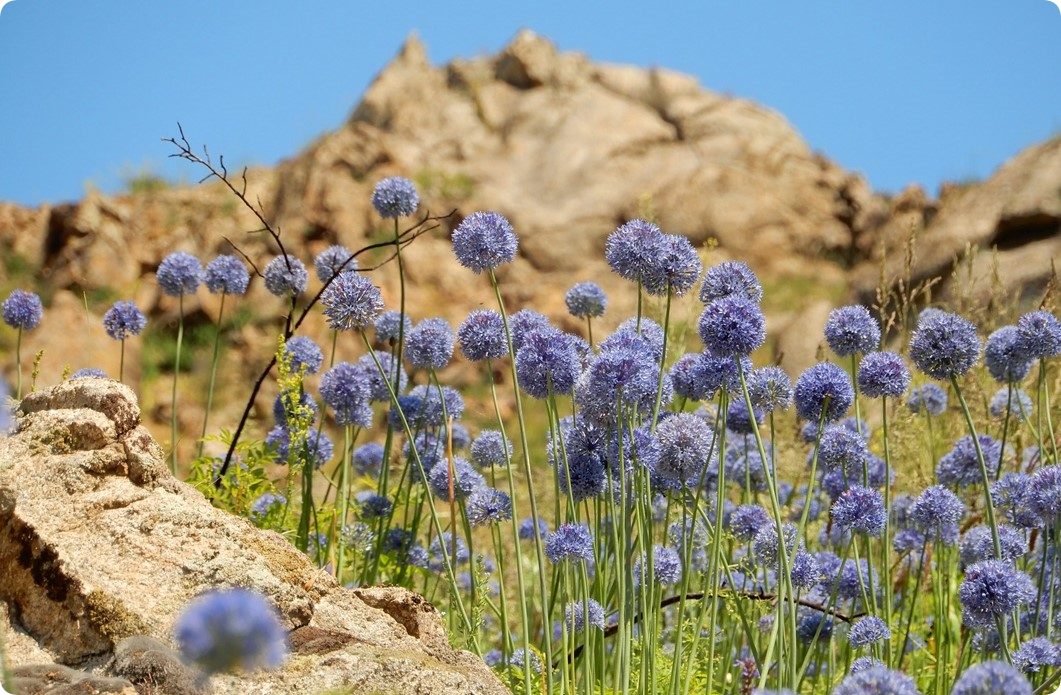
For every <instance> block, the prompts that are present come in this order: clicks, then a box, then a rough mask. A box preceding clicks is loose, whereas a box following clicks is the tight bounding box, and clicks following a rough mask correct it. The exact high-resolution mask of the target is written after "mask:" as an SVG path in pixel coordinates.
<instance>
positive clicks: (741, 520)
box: [728, 504, 774, 542]
mask: <svg viewBox="0 0 1061 695" xmlns="http://www.w3.org/2000/svg"><path fill="white" fill-rule="evenodd" d="M772 523H774V520H773V518H772V517H771V516H770V513H769V512H768V511H766V509H764V508H763V507H762V506H760V505H758V504H742V505H740V506H739V507H737V508H736V509H734V510H733V513H732V514H730V515H729V524H728V528H729V530H730V532H731V533H732V534H733V535H734V536H736V538H737V540H740V541H745V542H747V541H750V540H752V539H753V538H755V536H756V535H757V534H758V533H759V532H760V531H762V530H763V528H765V527H766V526H767V525H768V524H772Z"/></svg>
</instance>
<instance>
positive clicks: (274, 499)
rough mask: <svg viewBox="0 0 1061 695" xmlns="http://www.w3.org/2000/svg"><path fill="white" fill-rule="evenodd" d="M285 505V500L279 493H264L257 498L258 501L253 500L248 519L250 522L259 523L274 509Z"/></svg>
mask: <svg viewBox="0 0 1061 695" xmlns="http://www.w3.org/2000/svg"><path fill="white" fill-rule="evenodd" d="M285 504H287V498H286V497H284V496H283V495H281V494H280V493H279V492H266V493H263V494H261V495H259V496H258V499H256V500H254V502H253V503H252V504H251V509H250V517H251V521H260V520H261V519H263V518H265V517H266V516H268V515H269V512H271V511H272V510H273V509H275V508H276V507H281V506H283V505H285Z"/></svg>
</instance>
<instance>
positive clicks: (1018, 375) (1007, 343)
mask: <svg viewBox="0 0 1061 695" xmlns="http://www.w3.org/2000/svg"><path fill="white" fill-rule="evenodd" d="M1032 362H1033V360H1031V359H1030V358H1029V357H1028V355H1027V353H1025V352H1024V351H1023V350H1021V347H1020V330H1019V329H1018V328H1017V327H1016V326H1003V327H1002V328H999V329H998V330H997V331H995V332H994V333H992V334H991V335H989V336H987V342H986V343H984V364H985V365H987V371H989V372H991V377H992V378H993V379H994V380H995V381H997V382H999V383H1000V384H1005V383H1010V382H1017V381H1021V380H1022V379H1024V377H1026V376H1028V371H1029V370H1030V369H1031V367H1032Z"/></svg>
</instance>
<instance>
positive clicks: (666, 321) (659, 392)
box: [651, 282, 673, 432]
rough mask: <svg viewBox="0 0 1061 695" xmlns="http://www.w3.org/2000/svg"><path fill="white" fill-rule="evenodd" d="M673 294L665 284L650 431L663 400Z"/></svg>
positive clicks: (654, 426)
mask: <svg viewBox="0 0 1061 695" xmlns="http://www.w3.org/2000/svg"><path fill="white" fill-rule="evenodd" d="M672 297H673V292H671V286H670V282H667V303H666V309H664V312H663V354H662V355H661V356H660V358H659V380H658V384H657V385H656V402H655V404H654V405H653V406H652V420H651V428H652V431H653V432H655V431H656V420H658V419H659V406H660V402H661V401H662V400H663V377H664V376H665V375H666V373H667V366H666V365H667V333H669V332H670V305H671V298H672Z"/></svg>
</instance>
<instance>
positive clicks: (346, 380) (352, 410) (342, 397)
mask: <svg viewBox="0 0 1061 695" xmlns="http://www.w3.org/2000/svg"><path fill="white" fill-rule="evenodd" d="M320 394H321V400H323V401H324V402H325V403H326V404H327V405H328V407H329V408H331V409H332V410H334V411H335V421H336V423H337V424H339V425H342V426H344V427H345V426H346V425H357V426H358V427H365V428H368V427H371V426H372V407H371V406H370V405H369V402H370V400H371V398H372V380H371V379H370V378H369V375H368V374H367V373H366V372H365V370H364V369H363V368H361V367H360V366H358V365H354V364H350V363H349V362H339V363H338V364H336V365H335V366H333V367H332V368H331V369H329V370H328V371H326V372H325V373H324V375H323V376H321V383H320Z"/></svg>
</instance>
